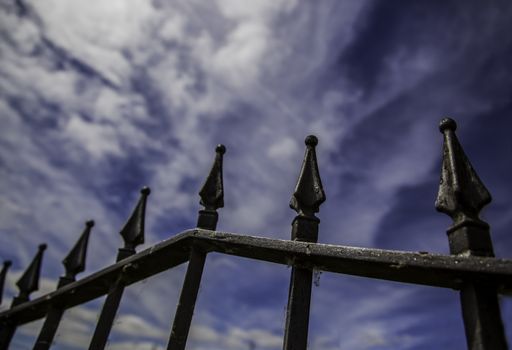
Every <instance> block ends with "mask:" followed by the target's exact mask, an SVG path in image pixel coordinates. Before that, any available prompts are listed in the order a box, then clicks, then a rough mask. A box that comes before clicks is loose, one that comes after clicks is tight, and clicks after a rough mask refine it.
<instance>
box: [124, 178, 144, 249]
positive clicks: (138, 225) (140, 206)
mask: <svg viewBox="0 0 512 350" xmlns="http://www.w3.org/2000/svg"><path fill="white" fill-rule="evenodd" d="M140 193H141V196H140V199H139V202H138V203H137V206H136V207H135V209H134V210H133V213H132V216H130V218H129V219H128V221H127V222H126V224H125V225H124V227H123V229H122V230H121V236H123V240H124V245H125V246H124V247H125V249H128V250H135V247H136V246H138V245H139V244H143V243H144V220H145V215H146V201H147V198H148V196H149V194H150V193H151V190H150V189H149V187H143V188H142V189H141V190H140Z"/></svg>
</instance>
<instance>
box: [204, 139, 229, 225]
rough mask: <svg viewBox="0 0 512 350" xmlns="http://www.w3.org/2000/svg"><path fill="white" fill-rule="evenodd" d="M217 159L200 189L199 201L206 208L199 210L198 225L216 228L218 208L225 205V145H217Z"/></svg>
mask: <svg viewBox="0 0 512 350" xmlns="http://www.w3.org/2000/svg"><path fill="white" fill-rule="evenodd" d="M215 153H216V154H215V160H214V161H213V165H212V168H211V170H210V173H209V174H208V177H207V178H206V180H205V182H204V184H203V187H202V188H201V190H200V191H199V196H200V197H201V200H200V201H199V203H200V204H201V205H202V206H204V210H200V211H199V217H198V219H197V227H199V228H203V229H207V230H215V229H216V227H217V221H218V214H217V209H219V208H223V207H224V185H223V180H222V159H223V155H224V153H226V147H225V146H224V145H221V144H219V145H217V147H216V148H215Z"/></svg>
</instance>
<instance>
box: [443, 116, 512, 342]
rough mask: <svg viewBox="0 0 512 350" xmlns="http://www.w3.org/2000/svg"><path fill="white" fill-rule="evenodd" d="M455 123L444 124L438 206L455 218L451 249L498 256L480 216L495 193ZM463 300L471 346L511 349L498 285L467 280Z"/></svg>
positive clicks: (455, 252)
mask: <svg viewBox="0 0 512 350" xmlns="http://www.w3.org/2000/svg"><path fill="white" fill-rule="evenodd" d="M456 128H457V124H456V123H455V121H454V120H452V119H449V118H445V119H443V120H442V121H441V123H440V125H439V129H440V131H441V133H443V138H444V144H443V163H442V171H441V181H440V185H439V192H438V194H437V199H436V209H437V210H438V211H440V212H443V213H445V214H448V215H449V216H451V217H452V219H453V225H452V226H451V227H450V228H449V229H448V231H447V234H448V241H449V244H450V252H451V254H461V255H475V256H489V257H493V256H494V251H493V246H492V241H491V236H490V232H489V231H490V230H489V225H488V224H487V223H486V222H484V221H482V220H481V219H480V218H479V213H480V211H481V210H482V208H483V207H484V206H485V205H487V204H489V203H490V202H491V195H490V193H489V191H488V190H487V188H485V186H484V184H483V183H482V181H481V180H480V178H479V177H478V175H477V173H476V172H475V170H474V169H473V166H472V165H471V163H470V162H469V159H468V158H467V156H466V155H465V153H464V150H463V149H462V146H461V145H460V143H459V140H458V139H457V136H456V135H455V130H456ZM460 300H461V307H462V315H463V319H464V327H465V330H466V340H467V344H468V348H469V349H471V350H505V349H507V343H506V338H505V333H504V330H503V322H502V320H501V314H500V307H499V302H498V295H497V293H496V287H495V286H493V285H488V284H485V285H484V284H482V283H477V282H472V281H465V282H464V284H463V286H462V288H461V291H460Z"/></svg>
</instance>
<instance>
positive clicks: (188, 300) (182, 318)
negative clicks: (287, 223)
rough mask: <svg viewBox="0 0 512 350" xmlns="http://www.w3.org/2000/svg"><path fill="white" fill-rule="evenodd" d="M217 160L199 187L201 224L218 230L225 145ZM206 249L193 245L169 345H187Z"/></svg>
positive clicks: (177, 348)
mask: <svg viewBox="0 0 512 350" xmlns="http://www.w3.org/2000/svg"><path fill="white" fill-rule="evenodd" d="M215 152H216V155H215V160H214V162H213V165H212V168H211V170H210V173H209V175H208V177H207V178H206V181H205V183H204V185H203V187H202V188H201V191H199V196H200V197H201V201H200V204H201V205H202V206H204V209H203V210H200V211H199V216H198V219H197V227H198V228H202V229H205V230H212V231H215V229H216V228H217V221H218V218H219V214H218V213H217V209H219V208H222V207H224V186H223V180H222V158H223V155H224V153H226V147H224V145H218V146H217V147H216V148H215ZM205 260H206V253H204V252H203V251H201V250H200V249H198V248H197V247H192V249H191V251H190V258H189V262H188V267H187V272H186V274H185V280H184V281H183V287H182V289H181V294H180V299H179V301H178V305H177V307H176V314H175V315H174V321H173V324H172V331H171V335H170V337H169V343H168V345H167V349H168V350H170V349H172V350H184V349H185V346H186V345H187V337H188V332H189V330H190V324H191V323H192V316H193V314H194V307H195V305H196V300H197V293H198V292H199V286H200V284H201V276H202V274H203V268H204V263H205Z"/></svg>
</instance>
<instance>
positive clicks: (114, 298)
mask: <svg viewBox="0 0 512 350" xmlns="http://www.w3.org/2000/svg"><path fill="white" fill-rule="evenodd" d="M140 193H141V196H140V199H139V202H138V203H137V206H136V207H135V209H134V211H133V213H132V215H131V217H130V218H129V219H128V221H127V222H126V224H125V226H124V227H123V229H122V230H121V236H122V237H123V240H124V248H119V250H118V254H117V258H116V261H121V260H123V259H126V258H127V257H129V256H131V255H133V254H135V247H136V246H138V245H140V244H143V243H144V221H145V213H146V201H147V197H148V196H149V194H150V193H151V190H150V189H149V187H144V188H143V189H142V190H141V191H140ZM129 268H130V265H126V266H125V268H124V269H123V272H122V273H121V274H120V275H119V277H118V279H117V280H116V281H115V282H114V283H113V284H112V286H111V287H110V290H109V292H108V294H107V298H106V299H105V303H104V304H103V308H102V309H101V313H100V317H99V319H98V323H97V324H96V329H95V330H94V334H93V336H92V340H91V343H90V345H89V350H101V349H104V348H105V345H106V344H107V340H108V336H109V334H110V330H111V329H112V324H113V323H114V318H115V317H116V313H117V309H118V308H119V303H120V302H121V298H122V296H123V292H124V283H123V278H124V276H125V275H126V274H127V273H129Z"/></svg>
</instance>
